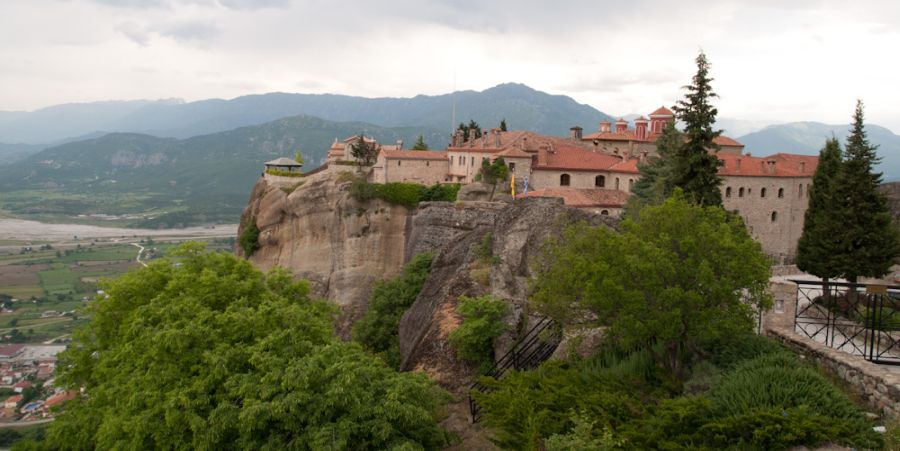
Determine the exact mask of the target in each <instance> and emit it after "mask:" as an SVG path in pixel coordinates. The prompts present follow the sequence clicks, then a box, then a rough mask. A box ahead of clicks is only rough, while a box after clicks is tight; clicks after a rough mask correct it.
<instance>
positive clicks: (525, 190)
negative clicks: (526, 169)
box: [522, 175, 528, 194]
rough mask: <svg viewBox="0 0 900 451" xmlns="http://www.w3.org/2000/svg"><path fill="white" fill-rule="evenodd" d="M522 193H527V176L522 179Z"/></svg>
mask: <svg viewBox="0 0 900 451" xmlns="http://www.w3.org/2000/svg"><path fill="white" fill-rule="evenodd" d="M522 185H523V186H522V194H528V176H527V175H526V176H525V177H524V178H523V179H522Z"/></svg>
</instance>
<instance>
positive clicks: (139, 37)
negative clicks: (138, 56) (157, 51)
mask: <svg viewBox="0 0 900 451" xmlns="http://www.w3.org/2000/svg"><path fill="white" fill-rule="evenodd" d="M116 31H118V32H119V33H122V34H123V35H124V36H125V37H126V38H128V39H129V40H130V41H132V42H134V43H135V44H137V45H140V46H141V47H144V46H146V45H147V44H148V43H149V42H150V35H149V34H148V33H147V31H146V30H145V29H143V27H141V26H140V25H138V24H136V23H134V22H125V23H122V24H119V25H118V26H117V27H116Z"/></svg>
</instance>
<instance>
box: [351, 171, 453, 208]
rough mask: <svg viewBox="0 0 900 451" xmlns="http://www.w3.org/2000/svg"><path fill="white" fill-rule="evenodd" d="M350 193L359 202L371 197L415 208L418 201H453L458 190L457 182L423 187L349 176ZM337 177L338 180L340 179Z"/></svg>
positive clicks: (415, 184) (414, 184)
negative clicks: (370, 181) (375, 181)
mask: <svg viewBox="0 0 900 451" xmlns="http://www.w3.org/2000/svg"><path fill="white" fill-rule="evenodd" d="M346 179H347V178H346V177H345V180H344V181H352V184H351V185H350V190H349V192H350V195H351V196H353V198H355V199H356V200H358V201H360V202H366V201H369V200H372V199H382V200H384V201H386V202H388V203H391V204H394V205H403V206H404V207H407V208H415V207H416V206H417V205H418V204H419V202H425V201H446V202H453V201H455V200H456V194H457V193H458V192H459V186H460V185H459V184H455V183H454V184H447V185H442V184H435V185H432V186H430V187H425V186H423V185H419V184H417V183H401V182H392V183H384V184H382V183H369V182H366V181H365V180H362V179H360V178H357V177H355V176H351V177H350V178H349V180H346ZM340 180H341V179H340V177H339V181H340Z"/></svg>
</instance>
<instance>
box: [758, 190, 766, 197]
mask: <svg viewBox="0 0 900 451" xmlns="http://www.w3.org/2000/svg"><path fill="white" fill-rule="evenodd" d="M759 197H766V189H765V188H763V189H761V190H759Z"/></svg>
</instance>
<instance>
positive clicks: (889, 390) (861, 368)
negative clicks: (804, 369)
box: [768, 328, 900, 417]
mask: <svg viewBox="0 0 900 451" xmlns="http://www.w3.org/2000/svg"><path fill="white" fill-rule="evenodd" d="M768 335H769V336H770V337H772V338H775V339H777V340H779V341H781V342H782V343H784V344H785V345H787V346H788V347H789V348H791V349H793V350H794V351H795V352H796V353H798V354H799V355H801V356H802V357H804V358H806V359H808V360H810V361H812V362H815V363H816V364H817V365H818V366H819V367H820V368H822V369H824V370H825V371H827V372H829V373H831V374H832V375H834V376H836V377H839V378H840V379H841V380H843V381H846V382H847V383H848V385H849V386H850V388H851V389H852V390H854V391H855V392H856V393H857V394H858V395H859V397H860V399H862V400H863V401H864V402H865V403H866V405H867V407H868V408H869V409H872V410H874V411H875V412H877V413H880V414H882V415H883V416H887V417H896V416H897V413H898V412H900V373H898V372H896V371H892V370H891V369H890V368H888V367H887V366H884V365H876V364H874V363H871V362H867V361H865V360H864V359H863V358H862V357H860V356H855V355H850V354H847V353H844V352H841V351H837V350H835V349H832V348H829V347H827V346H825V345H823V344H821V343H817V342H815V341H813V340H810V339H807V338H805V337H803V336H802V335H799V334H797V333H796V332H794V331H792V330H790V329H783V328H772V329H769V330H768Z"/></svg>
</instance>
